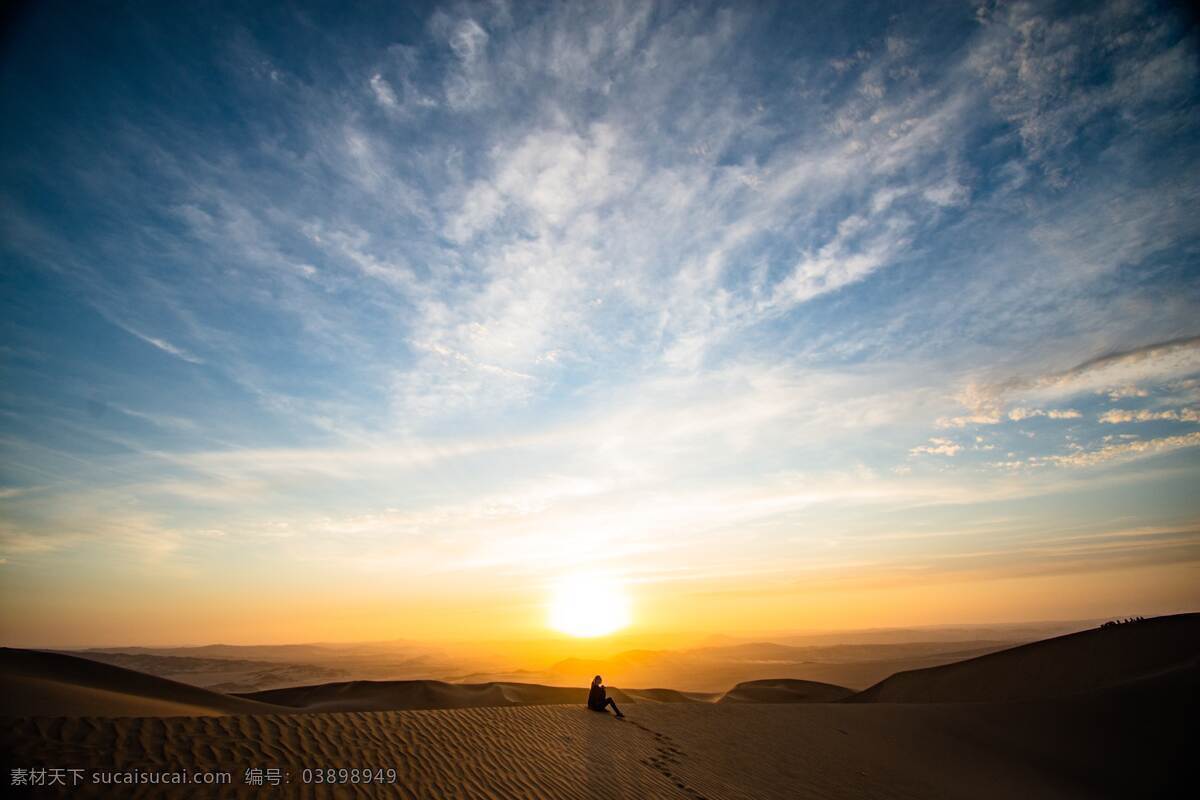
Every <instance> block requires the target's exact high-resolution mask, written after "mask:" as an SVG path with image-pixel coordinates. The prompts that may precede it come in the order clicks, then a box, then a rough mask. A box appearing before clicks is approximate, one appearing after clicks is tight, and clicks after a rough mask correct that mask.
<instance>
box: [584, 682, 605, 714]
mask: <svg viewBox="0 0 1200 800" xmlns="http://www.w3.org/2000/svg"><path fill="white" fill-rule="evenodd" d="M604 699H605V698H604V687H603V686H601V685H600V684H598V683H593V684H592V688H591V691H589V692H588V701H587V703H588V708H590V709H592V710H593V711H603V710H604Z"/></svg>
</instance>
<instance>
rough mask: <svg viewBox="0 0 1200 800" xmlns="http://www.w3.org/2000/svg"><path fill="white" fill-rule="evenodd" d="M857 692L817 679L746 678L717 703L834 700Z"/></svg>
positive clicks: (820, 701)
mask: <svg viewBox="0 0 1200 800" xmlns="http://www.w3.org/2000/svg"><path fill="white" fill-rule="evenodd" d="M853 694H854V690H853V689H847V688H846V687H845V686H834V685H833V684H832V683H820V682H818V681H797V680H789V679H787V678H780V679H778V680H765V681H744V682H742V683H739V684H738V685H737V686H734V687H733V688H732V689H730V690H729V691H728V692H726V693H725V694H724V695H722V696H721V699H720V700H718V701H717V702H718V703H835V702H837V701H838V700H844V699H845V698H847V697H850V696H851V695H853Z"/></svg>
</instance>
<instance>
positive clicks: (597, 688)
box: [587, 675, 625, 717]
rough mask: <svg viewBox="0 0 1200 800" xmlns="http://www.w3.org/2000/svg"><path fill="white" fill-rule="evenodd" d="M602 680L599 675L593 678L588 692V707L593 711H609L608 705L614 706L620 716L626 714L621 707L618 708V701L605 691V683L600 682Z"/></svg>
mask: <svg viewBox="0 0 1200 800" xmlns="http://www.w3.org/2000/svg"><path fill="white" fill-rule="evenodd" d="M601 680H602V679H601V677H600V676H599V675H597V676H596V677H595V678H593V679H592V689H591V691H589V692H588V700H587V707H588V708H589V709H591V710H592V711H604V712H607V711H608V707H609V706H612V709H613V711H615V712H616V713H617V716H618V717H623V716H625V715H624V714H622V713H621V709H619V708H617V704H616V702H614V701H613V699H612V698H611V697H609V696H608V694H607V693H606V692H605V691H604V684H602V683H601V682H600V681H601Z"/></svg>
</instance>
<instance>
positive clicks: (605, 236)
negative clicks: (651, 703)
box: [0, 2, 1200, 649]
mask: <svg viewBox="0 0 1200 800" xmlns="http://www.w3.org/2000/svg"><path fill="white" fill-rule="evenodd" d="M66 8H67V7H66V6H62V5H57V4H55V3H37V4H29V5H28V6H27V7H25V8H24V9H22V10H20V11H18V12H16V13H15V14H14V16H13V24H12V25H11V26H10V29H9V32H6V33H5V38H4V39H3V40H2V41H0V176H3V177H2V180H0V275H2V280H3V292H2V293H0V309H2V310H0V330H2V331H3V338H2V339H0V386H2V387H3V391H0V448H2V449H3V450H2V452H3V459H2V466H0V576H2V579H0V609H2V610H0V644H3V645H5V646H39V647H55V646H68V645H70V646H83V645H86V644H89V643H95V644H111V643H113V642H118V641H120V642H124V643H126V644H129V645H133V644H139V645H149V646H153V645H166V644H183V643H187V642H190V643H195V644H199V643H211V642H230V643H247V644H268V643H283V642H317V641H327V642H334V641H343V642H349V641H381V640H394V639H412V640H421V641H439V640H447V641H449V640H457V641H469V640H480V641H483V640H486V641H495V640H503V641H523V640H530V639H541V638H544V637H550V638H553V637H561V638H562V639H563V641H578V642H579V647H580V648H583V649H586V648H588V647H598V646H602V645H603V639H600V640H596V639H579V640H571V639H569V638H568V637H569V634H571V633H577V634H592V633H601V634H603V633H606V632H607V630H606V628H607V627H608V626H609V625H610V623H612V622H613V619H612V617H611V616H610V615H609V612H612V611H613V609H614V607H615V606H624V605H625V604H627V605H628V609H627V617H628V619H627V623H628V624H627V625H626V626H625V627H623V628H621V629H620V631H618V633H619V634H621V635H626V636H643V635H653V634H654V633H656V632H663V633H666V632H671V631H676V632H678V631H689V632H692V631H694V632H696V633H697V634H703V633H724V634H730V635H737V636H742V635H750V634H753V633H755V632H764V631H785V630H805V629H808V630H815V629H843V630H844V629H853V628H875V627H907V626H927V625H942V624H966V623H980V624H987V623H1012V622H1017V623H1019V622H1023V621H1044V620H1072V619H1098V618H1106V617H1111V616H1129V615H1133V614H1141V615H1145V616H1153V615H1157V614H1164V613H1174V612H1182V611H1195V610H1197V608H1200V568H1198V567H1200V494H1198V493H1197V491H1196V487H1197V486H1200V270H1198V269H1197V257H1198V254H1200V216H1197V214H1196V213H1195V209H1196V208H1197V207H1198V201H1200V135H1198V134H1200V114H1198V111H1197V108H1198V105H1197V102H1196V101H1197V98H1198V95H1200V48H1198V45H1197V29H1196V23H1195V21H1194V19H1192V18H1191V17H1188V16H1187V14H1186V12H1185V11H1184V10H1183V9H1182V8H1177V7H1175V6H1173V5H1170V4H1165V3H1163V4H1159V3H1145V2H1096V3H1087V4H1066V3H1045V4H1037V3H1013V4H995V3H971V2H943V3H938V4H935V7H934V8H932V9H920V10H915V9H912V8H910V7H909V6H908V4H902V3H877V4H868V5H866V6H864V5H863V4H862V3H842V4H839V3H829V4H822V13H821V14H820V15H819V16H809V15H804V14H800V13H798V12H797V10H796V8H795V7H794V6H790V5H789V4H777V5H774V4H764V5H758V4H753V7H750V6H744V5H742V4H719V3H695V4H671V3H653V2H644V3H643V2H627V3H612V4H607V3H563V4H545V5H543V4H523V3H522V4H515V3H511V4H510V3H503V2H496V3H469V2H464V3H430V4H427V5H417V4H386V3H379V4H366V5H364V6H363V7H362V8H360V9H359V11H360V12H361V13H356V14H355V15H354V16H353V17H350V16H348V15H346V14H345V13H343V12H342V10H341V7H340V6H339V5H335V4H331V5H326V4H322V3H315V2H313V3H299V4H297V5H295V6H292V7H290V8H289V9H288V10H286V11H278V10H270V9H267V8H265V7H263V6H260V5H259V4H255V3H246V4H242V5H239V4H230V5H229V6H226V7H218V6H211V7H210V6H204V7H195V8H188V7H178V6H176V5H172V4H164V5H161V6H157V7H146V6H144V5H140V4H135V3H125V4H123V3H118V4H115V6H114V7H113V8H106V9H98V8H94V7H82V6H72V7H70V10H69V12H68V11H66V10H64V9H66ZM584 579H586V580H584ZM581 580H583V581H584V583H587V582H589V581H590V582H591V583H590V584H589V585H593V587H594V588H593V590H591V591H589V592H588V593H587V594H586V596H574V595H572V594H571V591H572V590H571V589H570V587H572V586H578V585H580V582H581ZM551 623H553V624H554V625H555V626H557V627H558V628H559V630H560V632H558V633H556V632H555V631H554V630H552V629H551V627H550V625H551Z"/></svg>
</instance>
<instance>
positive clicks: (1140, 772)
mask: <svg viewBox="0 0 1200 800" xmlns="http://www.w3.org/2000/svg"><path fill="white" fill-rule="evenodd" d="M1143 700H1144V698H1143ZM1122 709H1125V711H1122ZM1164 711H1165V714H1163V713H1161V712H1164ZM1194 711H1195V702H1194V700H1193V701H1192V703H1191V704H1190V705H1186V704H1185V705H1184V706H1182V707H1176V708H1170V707H1166V708H1163V707H1160V706H1158V705H1153V706H1150V707H1147V705H1146V704H1145V703H1144V702H1142V701H1141V700H1139V701H1138V702H1136V703H1133V702H1129V703H1125V704H1123V705H1122V704H1120V703H1118V704H1117V705H1116V706H1114V704H1113V703H1112V702H1109V701H1096V702H1089V703H1084V704H1073V705H1072V704H1068V705H1063V706H1052V705H1048V704H1028V703H1026V704H1011V703H1010V704H891V703H885V704H871V703H868V704H845V703H813V704H796V703H791V704H754V703H729V704H709V703H704V704H702V703H644V704H639V705H637V706H634V707H633V708H631V709H630V710H629V716H628V719H627V720H625V721H618V720H617V719H615V718H614V717H612V716H610V715H607V714H595V713H592V712H589V711H587V710H585V709H584V708H582V707H580V706H578V705H550V706H523V707H510V708H472V709H453V710H438V711H380V712H357V713H322V714H287V715H275V714H261V715H237V716H224V717H190V718H186V717H181V718H170V719H163V718H128V719H111V718H110V719H98V718H74V719H20V720H12V721H10V722H9V723H8V724H6V725H5V726H4V728H3V731H2V732H0V749H2V750H3V751H4V752H5V753H6V754H7V761H8V763H7V764H5V766H6V767H8V766H9V765H20V766H23V767H31V766H58V767H63V766H70V767H76V768H81V769H84V770H86V771H87V774H89V775H90V773H91V772H93V771H95V770H100V769H105V770H110V769H121V770H141V771H143V772H147V771H151V770H180V769H183V768H186V769H188V770H218V771H226V772H228V773H229V775H230V781H231V783H230V788H229V789H227V790H226V791H225V792H223V793H222V796H232V795H239V796H247V797H248V796H252V795H255V790H254V789H253V788H251V787H248V786H245V785H244V784H243V780H244V777H245V770H246V769H247V768H250V767H255V768H259V769H267V768H275V769H279V770H280V771H281V775H283V776H286V778H285V779H286V780H288V781H289V783H288V787H287V788H288V791H286V792H283V793H281V796H295V795H299V794H303V795H304V796H317V797H333V796H337V797H341V796H378V795H380V794H382V793H381V792H379V791H378V790H377V788H376V790H375V791H368V790H367V789H365V788H362V787H359V788H358V790H357V791H355V790H354V789H353V788H347V787H341V788H339V790H338V791H336V792H333V791H331V790H329V789H328V788H327V787H322V788H320V789H316V790H314V789H313V787H311V786H310V787H305V786H304V780H305V772H304V771H305V770H306V769H309V770H311V769H316V768H330V767H332V768H335V769H336V768H341V767H345V768H347V769H349V768H352V767H358V768H363V767H372V768H383V769H394V770H395V771H396V781H397V785H396V786H395V787H392V788H391V790H390V794H392V795H393V796H398V797H411V798H429V797H438V798H515V797H521V798H547V799H550V798H553V799H556V800H572V799H573V798H579V799H580V800H583V798H726V799H728V800H749V798H789V800H794V799H796V798H834V797H872V798H912V799H913V800H916V799H917V798H1012V797H1022V798H1026V799H1027V800H1033V799H1034V798H1075V797H1079V798H1085V797H1134V796H1138V797H1152V796H1163V795H1161V792H1162V791H1164V786H1165V785H1166V783H1167V782H1168V781H1169V780H1170V776H1171V775H1173V774H1182V773H1181V772H1178V770H1180V769H1182V766H1183V763H1184V762H1183V761H1182V759H1181V757H1180V756H1179V754H1178V752H1172V751H1171V750H1169V749H1167V748H1165V747H1164V746H1163V744H1164V743H1166V744H1169V743H1170V742H1171V741H1174V742H1175V743H1176V749H1177V751H1181V750H1182V747H1181V746H1180V743H1181V742H1182V740H1180V739H1175V738H1173V737H1174V734H1170V733H1168V732H1167V731H1169V730H1170V725H1171V724H1172V722H1175V723H1178V722H1180V721H1186V720H1188V719H1190V718H1191V717H1190V714H1192V713H1194ZM1131 713H1132V714H1135V715H1138V716H1134V717H1129V716H1128V714H1131ZM1114 714H1115V715H1116V717H1115V720H1116V721H1117V723H1118V724H1119V727H1112V723H1106V724H1097V722H1098V721H1102V720H1107V719H1113V717H1112V715H1114ZM1171 715H1175V717H1176V719H1174V720H1172V719H1171ZM1148 721H1153V723H1154V724H1153V726H1152V727H1151V728H1150V729H1147V727H1146V725H1145V723H1146V722H1148ZM1143 739H1145V740H1146V741H1147V742H1149V744H1146V746H1141V745H1142V741H1141V740H1143ZM1127 762H1132V763H1135V764H1136V765H1137V768H1136V769H1129V768H1128V766H1127ZM305 789H307V791H302V790H305ZM71 794H72V796H82V797H89V796H91V797H104V796H114V793H113V791H112V787H103V786H97V785H83V786H80V787H79V788H78V789H76V790H73V791H72V792H71ZM195 795H196V792H195V789H194V788H193V791H192V792H189V791H186V789H183V788H181V789H179V790H176V791H174V792H171V791H163V790H162V789H161V787H150V786H134V787H127V789H125V788H123V789H122V791H121V792H120V796H122V797H126V796H128V797H151V796H178V797H190V796H195ZM205 796H211V795H205ZM1179 796H1182V795H1179Z"/></svg>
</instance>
